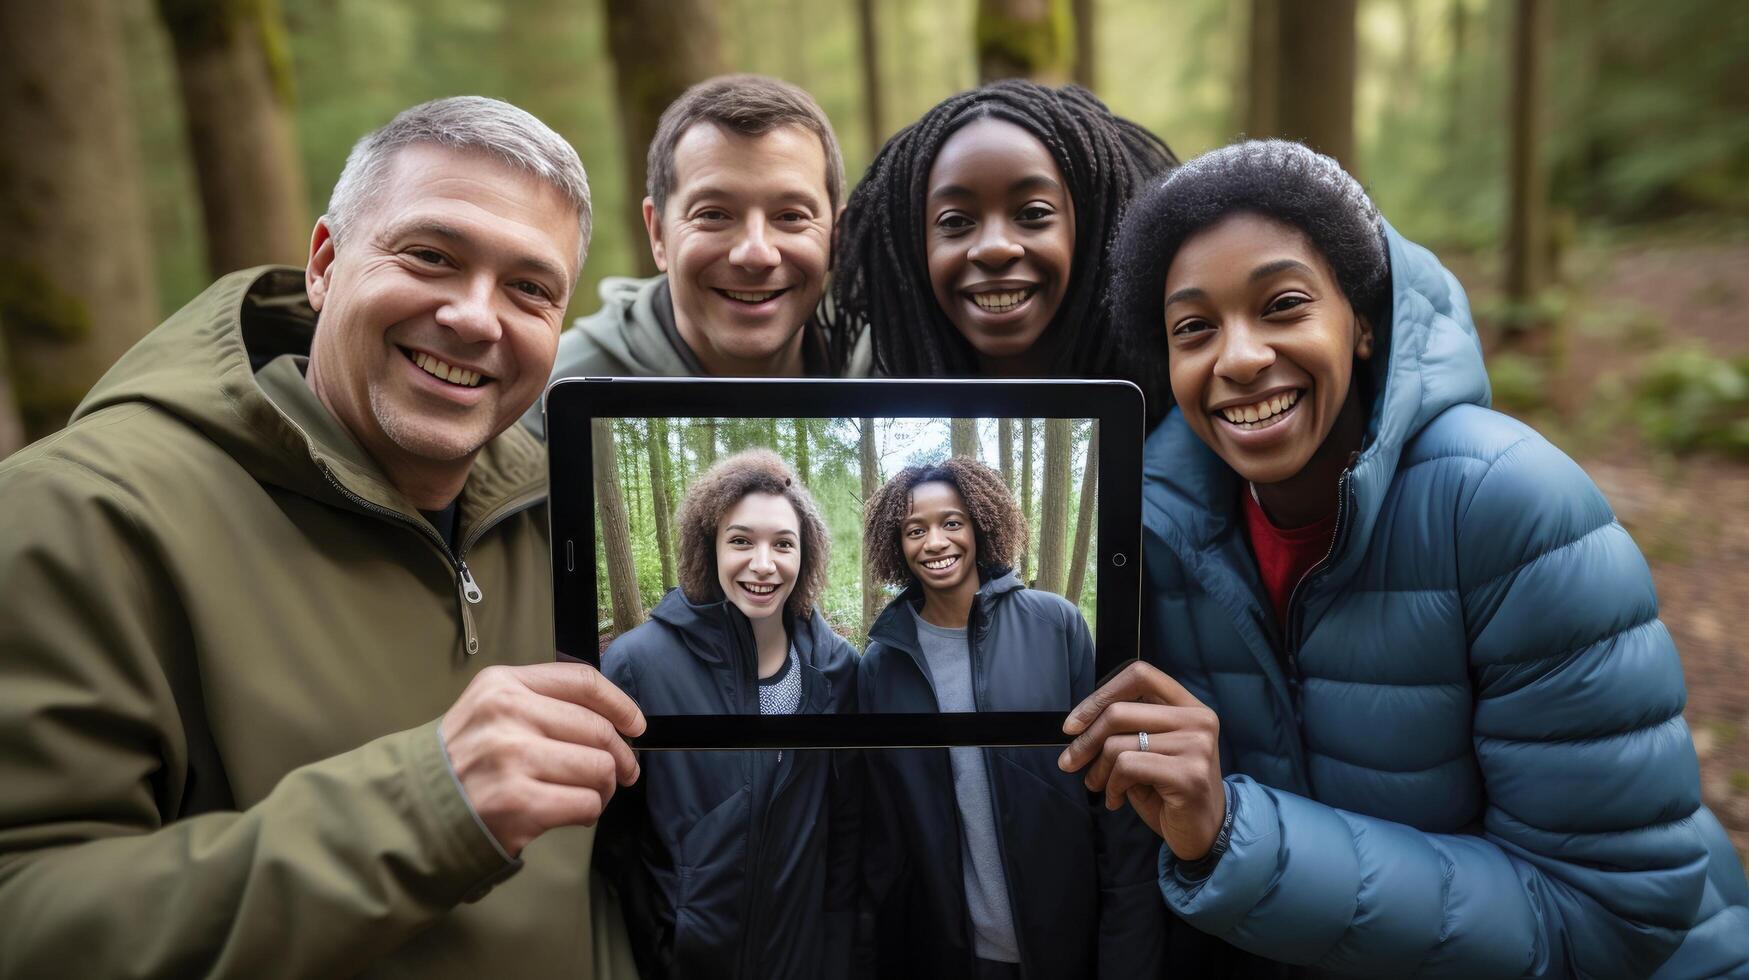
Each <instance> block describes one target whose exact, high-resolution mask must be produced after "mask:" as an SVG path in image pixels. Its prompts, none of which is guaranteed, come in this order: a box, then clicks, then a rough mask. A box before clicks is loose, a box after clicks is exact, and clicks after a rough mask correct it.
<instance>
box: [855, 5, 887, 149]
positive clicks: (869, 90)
mask: <svg viewBox="0 0 1749 980" xmlns="http://www.w3.org/2000/svg"><path fill="white" fill-rule="evenodd" d="M856 28H857V32H856V38H857V41H858V45H859V47H858V50H859V51H860V52H861V54H862V65H861V68H862V124H863V139H864V140H866V141H867V143H868V146H867V149H866V151H865V152H864V154H863V157H864V158H865V159H868V160H873V159H874V155H875V153H876V152H878V151H879V150H880V148H881V144H882V143H884V142H886V138H887V129H886V124H885V123H884V122H883V120H884V119H885V118H886V115H885V112H884V111H883V110H884V108H885V106H884V102H885V95H884V94H883V93H882V92H881V38H880V22H879V21H878V20H877V19H876V18H875V0H856Z"/></svg>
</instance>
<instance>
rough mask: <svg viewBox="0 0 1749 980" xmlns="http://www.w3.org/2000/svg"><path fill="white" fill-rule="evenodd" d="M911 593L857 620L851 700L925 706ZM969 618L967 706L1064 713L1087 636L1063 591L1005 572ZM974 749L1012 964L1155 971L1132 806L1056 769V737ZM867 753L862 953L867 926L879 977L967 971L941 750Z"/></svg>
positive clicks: (1148, 891) (1139, 830)
mask: <svg viewBox="0 0 1749 980" xmlns="http://www.w3.org/2000/svg"><path fill="white" fill-rule="evenodd" d="M919 601H920V595H919V593H918V592H917V590H916V587H915V586H913V588H912V589H911V590H909V591H907V592H905V593H904V594H903V595H901V596H899V597H898V598H897V599H895V600H893V602H892V603H891V604H889V605H888V606H887V608H886V610H885V611H883V612H882V613H881V615H880V616H879V618H877V619H876V621H875V624H874V626H873V627H872V628H871V629H870V631H869V639H870V643H869V647H868V649H867V650H866V651H865V652H864V653H863V657H862V662H861V664H860V665H859V668H858V679H857V697H858V703H859V704H860V705H861V710H863V711H875V712H934V711H936V710H938V703H937V701H936V698H935V688H934V686H933V684H932V682H931V680H930V677H929V669H928V666H927V664H926V662H925V661H924V659H923V652H922V650H921V648H920V647H919V646H918V641H917V625H916V622H915V620H913V619H912V613H911V607H912V606H913V604H915V603H917V602H919ZM969 626H970V629H969V634H968V645H969V649H968V651H967V655H968V656H970V657H971V661H972V683H973V690H974V695H975V698H976V702H977V706H978V709H979V710H981V711H1049V712H1052V713H1056V714H1062V715H1067V714H1068V709H1069V708H1071V707H1073V706H1074V705H1075V704H1076V703H1077V702H1078V701H1080V700H1081V698H1083V697H1085V696H1087V695H1088V694H1090V693H1092V691H1093V684H1094V681H1095V679H1096V677H1095V674H1094V671H1095V663H1094V658H1093V639H1092V637H1091V636H1090V635H1089V634H1088V630H1087V622H1086V620H1084V619H1083V618H1082V617H1081V613H1080V611H1079V610H1077V609H1076V608H1075V607H1074V606H1072V605H1070V604H1069V602H1068V600H1066V599H1064V598H1063V597H1061V596H1058V595H1055V594H1052V593H1049V592H1040V591H1035V590H1032V589H1027V588H1024V587H1022V586H1021V584H1020V582H1019V580H1018V579H1016V578H1015V577H1014V576H1013V575H1012V574H1008V573H1006V572H1004V573H1001V574H999V575H997V576H995V577H993V578H991V579H989V580H986V581H984V582H983V584H982V587H981V588H980V589H979V590H978V595H977V600H976V602H975V603H974V605H973V610H972V617H971V623H970V624H969ZM983 751H984V760H985V761H984V764H985V766H986V768H987V770H988V774H989V779H990V791H991V797H992V803H993V805H994V810H995V813H996V814H997V816H998V827H997V834H998V838H999V840H1000V843H1001V848H1002V866H1003V870H1004V872H1005V873H1006V876H1007V879H1008V894H1009V904H1010V907H1011V909H1012V910H1013V915H1014V931H1015V935H1016V938H1017V939H1018V940H1019V944H1020V959H1021V974H1022V976H1025V977H1029V978H1041V980H1043V978H1057V977H1092V976H1095V975H1112V976H1116V975H1121V976H1125V977H1133V978H1142V977H1155V976H1158V975H1159V974H1160V970H1161V964H1162V962H1163V960H1164V955H1165V951H1166V948H1167V945H1168V936H1167V929H1168V921H1167V920H1168V916H1167V914H1166V908H1165V904H1164V903H1163V902H1162V901H1161V900H1160V893H1159V890H1158V888H1157V886H1156V885H1155V859H1154V854H1155V848H1154V847H1153V846H1152V845H1151V844H1150V843H1149V842H1150V841H1152V842H1153V843H1158V842H1159V838H1158V837H1155V836H1154V835H1153V833H1152V832H1151V831H1149V830H1148V828H1147V826H1146V825H1145V824H1143V823H1142V822H1141V820H1140V819H1139V818H1137V817H1136V816H1135V814H1134V813H1133V812H1132V811H1131V810H1130V809H1129V807H1127V806H1126V807H1123V808H1121V809H1119V810H1117V811H1116V812H1115V813H1107V812H1106V810H1105V808H1104V806H1103V804H1102V803H1101V802H1099V801H1098V800H1097V799H1095V798H1094V797H1093V796H1092V795H1091V794H1089V793H1088V791H1087V788H1086V787H1085V786H1084V785H1082V783H1081V777H1080V776H1078V775H1073V774H1070V773H1065V772H1062V771H1061V770H1059V769H1058V768H1057V756H1058V755H1059V754H1061V751H1062V750H1061V749H1054V748H988V749H984V750H983ZM866 759H867V763H868V770H869V771H868V785H867V790H868V798H869V806H868V811H867V814H866V816H865V817H864V821H863V834H864V838H863V841H864V848H863V867H864V869H865V870H864V876H865V886H866V888H867V891H866V893H865V896H864V901H865V913H864V919H863V922H862V924H861V927H860V928H861V929H862V931H863V935H862V936H861V937H860V938H861V940H862V942H863V944H864V949H863V953H865V954H866V953H868V952H870V949H869V944H870V940H871V938H872V954H873V956H874V958H875V962H876V967H875V972H876V973H878V975H880V976H906V977H935V976H941V977H965V976H971V975H973V971H974V968H975V964H974V963H973V959H974V956H975V952H974V948H975V947H974V945H973V941H972V926H971V918H970V913H969V912H968V910H967V907H966V893H965V878H964V874H963V871H962V868H961V858H960V833H961V829H960V815H959V807H958V804H957V803H956V800H955V796H954V786H953V770H952V766H951V763H950V762H949V759H948V752H947V750H946V749H886V750H882V751H874V752H868V753H866ZM871 934H872V936H871Z"/></svg>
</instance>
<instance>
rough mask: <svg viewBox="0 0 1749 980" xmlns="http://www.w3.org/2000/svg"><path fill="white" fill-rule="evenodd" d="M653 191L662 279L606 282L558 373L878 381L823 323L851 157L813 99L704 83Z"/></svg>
mask: <svg viewBox="0 0 1749 980" xmlns="http://www.w3.org/2000/svg"><path fill="white" fill-rule="evenodd" d="M646 186H647V188H648V190H649V196H648V197H646V198H644V227H645V228H646V229H647V230H648V231H649V234H650V253H651V254H652V255H653V256H655V259H656V267H657V268H658V269H660V270H662V273H663V274H662V275H658V276H655V277H652V278H650V279H641V280H640V279H626V278H611V279H607V280H606V281H604V282H603V283H602V285H601V297H602V301H603V304H604V305H603V307H602V309H601V310H600V311H599V312H597V313H595V314H593V315H591V316H587V317H583V318H582V319H579V320H578V321H577V322H576V324H575V325H573V326H572V328H571V329H570V330H567V331H566V332H565V334H564V336H563V337H562V338H561V339H560V342H559V355H558V360H557V361H556V363H555V364H554V371H553V376H554V377H574V376H582V375H621V376H627V375H629V376H646V377H648V376H655V377H663V376H667V377H675V376H679V377H696V376H709V375H716V376H739V377H748V376H751V377H803V376H828V377H832V376H843V375H850V376H857V375H864V374H867V373H868V364H869V361H868V348H867V345H866V343H862V344H855V343H850V342H849V341H850V340H851V339H852V338H845V337H837V336H833V335H830V334H829V333H828V332H827V331H826V330H824V329H823V328H822V327H821V324H820V322H819V319H818V317H817V316H816V315H815V313H816V309H817V308H818V306H819V304H820V298H821V296H822V295H823V294H824V292H825V286H826V273H827V271H828V269H829V268H830V267H831V253H832V233H833V227H834V223H835V222H836V220H837V217H838V212H839V209H840V208H841V207H842V205H843V201H844V159H843V156H842V154H841V153H840V152H839V150H838V139H837V137H836V136H834V135H833V133H832V124H831V122H830V121H829V120H827V118H826V114H825V113H824V112H822V111H820V107H819V105H818V104H816V103H815V102H814V100H813V98H812V97H811V96H809V95H808V93H806V92H804V91H802V90H801V89H799V88H797V87H796V86H794V85H791V84H789V83H788V82H783V81H779V80H777V79H775V78H766V77H764V76H761V75H724V76H721V77H718V78H713V79H709V80H707V81H704V82H700V83H699V84H697V85H694V86H693V87H692V88H690V89H688V90H687V91H686V93H685V94H684V95H682V96H681V97H680V98H679V99H677V100H675V102H674V103H673V104H672V105H670V106H669V107H668V109H667V110H666V111H664V112H663V113H662V119H661V122H660V123H659V124H658V125H657V127H656V135H655V137H654V138H653V139H651V141H650V154H649V171H648V179H647V183H646ZM538 414H539V413H538V412H535V413H531V417H530V419H529V421H530V422H531V423H534V424H537V425H538V422H539V420H538V417H537V416H538Z"/></svg>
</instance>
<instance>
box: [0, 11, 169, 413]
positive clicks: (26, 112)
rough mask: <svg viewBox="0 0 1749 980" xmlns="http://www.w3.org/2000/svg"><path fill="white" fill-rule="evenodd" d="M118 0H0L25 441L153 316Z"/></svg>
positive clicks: (12, 290)
mask: <svg viewBox="0 0 1749 980" xmlns="http://www.w3.org/2000/svg"><path fill="white" fill-rule="evenodd" d="M116 16H117V14H116V11H115V8H114V5H112V4H110V3H108V2H106V0H67V2H59V3H0V93H4V94H3V95H0V134H4V139H0V221H3V222H4V225H5V227H6V230H7V233H6V234H5V235H4V236H0V331H4V334H5V335H4V343H5V345H6V348H7V355H8V357H7V359H8V361H9V363H10V366H11V383H12V387H13V389H14V391H13V394H14V396H15V397H16V398H17V405H18V413H19V417H20V418H21V419H22V421H23V423H24V432H25V437H26V438H27V439H39V438H41V437H43V436H46V435H48V434H49V433H51V432H53V431H55V430H56V429H59V428H60V427H61V426H62V425H64V424H66V421H67V416H68V415H70V414H71V413H72V411H73V408H74V407H75V406H76V405H78V403H79V400H80V399H81V398H83V397H85V393H86V392H87V391H88V390H89V389H90V388H91V385H92V384H93V383H95V382H96V381H97V379H98V378H99V377H100V376H102V374H103V372H104V371H107V370H109V367H110V365H111V364H114V363H115V360H116V358H117V357H120V356H121V354H122V353H123V352H124V351H126V350H127V349H128V348H129V347H131V346H132V345H133V343H134V341H136V340H138V339H139V338H140V337H142V336H144V335H145V333H146V331H147V330H150V329H151V328H152V323H153V321H154V320H155V319H156V318H157V313H158V309H157V307H158V300H157V297H156V295H155V287H154V282H153V270H152V263H151V251H150V246H149V240H150V234H149V231H148V227H147V219H146V209H145V204H144V201H143V192H142V190H141V185H140V181H141V175H140V156H139V148H138V146H137V143H136V139H135V136H134V120H133V109H132V107H131V106H130V105H129V103H128V99H127V83H128V81H127V72H126V68H125V66H124V65H123V63H122V49H121V35H120V33H119V28H118V24H117V21H116Z"/></svg>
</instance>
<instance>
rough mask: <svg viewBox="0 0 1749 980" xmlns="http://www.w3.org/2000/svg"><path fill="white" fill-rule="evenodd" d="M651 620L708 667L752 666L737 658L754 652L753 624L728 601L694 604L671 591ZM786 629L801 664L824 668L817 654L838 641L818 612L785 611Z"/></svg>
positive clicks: (656, 609)
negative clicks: (672, 633) (675, 635)
mask: <svg viewBox="0 0 1749 980" xmlns="http://www.w3.org/2000/svg"><path fill="white" fill-rule="evenodd" d="M650 618H651V619H653V620H656V621H657V622H661V623H666V624H667V625H669V626H671V627H673V629H674V631H675V632H676V633H678V634H680V636H681V639H682V640H683V642H684V643H685V644H686V649H687V650H688V651H689V652H691V654H692V655H693V656H694V657H697V658H698V659H699V660H701V661H703V662H704V663H706V664H710V665H712V666H714V667H724V668H732V667H737V666H749V667H750V666H751V660H749V661H748V663H747V664H746V665H743V664H740V663H739V662H738V660H737V655H738V652H740V651H751V650H753V649H754V641H753V624H752V622H751V621H750V620H748V618H747V616H746V615H745V614H744V613H742V612H741V610H739V609H737V608H735V604H734V603H732V602H730V601H729V600H727V599H719V600H717V601H715V602H693V601H692V600H691V599H688V598H687V597H686V593H685V592H683V591H681V590H680V589H669V590H668V593H667V594H666V595H664V596H663V597H662V601H660V602H658V603H656V608H654V609H652V610H650ZM783 625H784V629H785V630H786V631H787V632H788V633H789V638H790V642H791V643H792V644H794V645H795V648H796V656H797V657H798V658H800V660H801V662H802V663H804V664H806V665H808V666H810V667H815V668H821V667H823V666H825V665H824V664H822V663H821V662H820V660H821V657H820V656H819V655H818V654H820V653H821V652H822V651H825V650H828V649H830V648H829V647H828V643H829V642H830V641H832V640H837V639H839V637H838V634H836V633H834V632H832V627H830V626H828V625H827V624H826V618H825V617H824V616H821V615H820V611H819V610H818V609H816V610H814V611H813V612H812V613H811V614H809V615H808V616H807V617H806V618H802V617H798V616H796V615H795V614H793V613H791V612H790V611H789V610H787V609H786V610H784V612H783Z"/></svg>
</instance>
